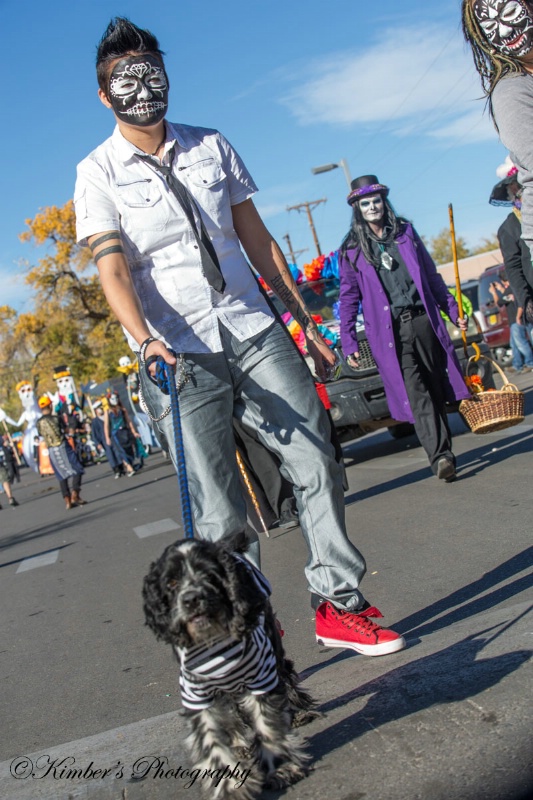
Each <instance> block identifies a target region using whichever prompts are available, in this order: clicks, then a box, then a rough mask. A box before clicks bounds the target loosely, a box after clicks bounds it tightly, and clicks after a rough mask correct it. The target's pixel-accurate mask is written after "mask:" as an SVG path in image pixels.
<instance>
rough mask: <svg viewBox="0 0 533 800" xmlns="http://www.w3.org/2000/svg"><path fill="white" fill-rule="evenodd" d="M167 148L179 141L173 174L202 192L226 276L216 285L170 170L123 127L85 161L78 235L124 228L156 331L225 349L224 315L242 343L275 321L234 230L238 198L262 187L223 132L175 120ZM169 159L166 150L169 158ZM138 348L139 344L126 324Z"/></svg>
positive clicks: (188, 348)
mask: <svg viewBox="0 0 533 800" xmlns="http://www.w3.org/2000/svg"><path fill="white" fill-rule="evenodd" d="M166 129H167V139H166V144H165V153H166V152H168V150H169V149H170V147H171V146H172V144H173V143H174V142H175V143H176V148H175V150H176V153H175V156H174V161H173V172H174V174H175V175H176V177H177V178H178V180H180V181H181V182H182V183H184V184H185V185H186V186H187V188H188V189H189V191H190V192H191V194H192V195H193V196H194V198H195V200H196V203H197V205H198V208H199V209H200V212H201V215H202V219H203V222H204V225H205V227H206V229H207V232H208V234H209V236H210V237H211V240H212V242H213V245H214V247H215V250H216V252H217V255H218V258H219V261H220V266H221V269H222V274H223V276H224V280H225V281H226V289H225V291H224V294H219V293H218V292H216V291H215V290H214V289H213V288H212V287H211V285H210V284H209V282H208V281H207V279H206V277H205V275H204V273H203V271H202V262H201V256H200V250H199V248H198V244H197V239H196V236H195V234H194V232H193V230H192V228H191V225H190V223H189V221H188V220H187V217H186V215H185V214H184V212H183V210H182V208H181V206H180V204H179V202H178V200H177V199H176V197H175V196H174V195H173V194H172V192H171V191H170V190H169V188H168V186H167V184H166V181H165V179H164V177H163V176H162V175H161V174H160V173H158V172H157V170H156V169H155V168H153V167H151V166H150V165H149V164H147V163H145V162H143V161H142V160H141V159H140V158H138V156H136V155H135V154H136V153H142V151H141V150H138V148H136V147H135V146H134V145H132V144H131V143H130V142H128V141H127V140H126V139H125V138H124V137H123V136H122V134H121V133H120V130H119V129H118V127H116V128H115V131H114V132H113V135H112V136H111V137H110V138H109V139H107V140H106V141H105V142H104V143H103V144H101V145H100V147H98V148H97V149H96V150H94V151H93V152H92V153H91V154H90V155H89V156H87V158H85V159H84V160H83V161H82V162H81V163H80V164H79V165H78V178H77V181H76V189H75V192H74V205H75V209H76V226H77V236H78V241H79V242H80V244H86V242H87V237H88V236H92V235H94V234H97V233H103V232H104V231H113V230H116V231H120V235H121V237H122V240H123V243H124V250H125V253H126V258H127V260H128V264H129V267H130V270H131V275H132V279H133V283H134V285H135V289H136V291H137V294H138V295H139V298H140V301H141V304H142V307H143V311H144V315H145V317H146V321H147V323H148V327H149V329H150V331H151V333H152V335H153V336H155V337H157V338H159V339H161V340H163V341H164V342H165V344H166V345H167V346H169V347H172V348H173V349H174V350H176V351H178V352H185V353H209V352H212V353H215V352H220V351H221V350H222V343H221V339H220V332H219V325H218V324H219V321H220V322H221V323H222V324H223V325H225V326H226V327H227V328H228V329H229V330H230V331H231V332H232V333H233V334H234V335H235V336H236V337H237V338H238V339H239V340H240V341H244V340H245V339H247V338H249V337H251V336H254V335H255V334H257V333H260V332H261V331H263V330H265V329H266V328H268V327H269V326H270V325H271V324H272V321H273V315H272V312H271V311H270V309H269V307H268V305H267V303H266V301H265V299H264V297H263V296H262V294H261V293H260V291H259V290H258V288H257V282H256V280H255V277H254V276H253V274H252V272H251V270H250V267H249V266H248V262H247V261H246V258H245V257H244V254H243V252H242V250H241V247H240V242H239V238H238V236H237V234H236V233H235V230H234V228H233V219H232V213H231V206H233V205H237V204H238V203H242V202H244V201H245V200H247V199H248V198H249V197H251V196H252V195H253V194H255V192H256V191H257V187H256V185H255V183H254V182H253V180H252V178H251V176H250V174H249V172H248V170H247V169H246V167H245V166H244V164H243V162H242V161H241V159H240V157H239V155H238V154H237V153H236V152H235V150H233V148H232V147H231V145H230V144H229V142H228V141H227V140H226V139H225V138H224V137H223V136H222V134H220V133H219V132H218V131H215V130H212V129H208V128H193V127H190V126H188V125H175V124H172V123H168V122H166ZM163 161H164V157H163ZM125 333H126V336H127V338H128V341H129V344H130V346H131V347H132V349H133V350H138V349H139V345H138V344H137V343H136V342H135V340H134V339H133V338H132V337H131V336H130V335H129V334H128V332H127V331H125Z"/></svg>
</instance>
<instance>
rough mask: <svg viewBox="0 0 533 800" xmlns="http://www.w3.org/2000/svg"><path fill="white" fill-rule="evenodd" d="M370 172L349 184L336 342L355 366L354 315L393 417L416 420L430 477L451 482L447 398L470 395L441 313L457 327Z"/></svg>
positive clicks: (431, 270)
mask: <svg viewBox="0 0 533 800" xmlns="http://www.w3.org/2000/svg"><path fill="white" fill-rule="evenodd" d="M388 194H389V189H388V187H387V186H384V185H383V184H380V183H379V181H378V179H377V177H376V176H375V175H362V176H361V177H359V178H356V179H355V180H354V181H352V183H351V192H350V194H349V195H348V203H349V205H350V206H351V207H352V224H351V226H350V230H349V231H348V234H347V235H346V237H345V239H344V241H343V242H342V245H341V254H340V260H339V269H340V319H341V345H342V349H343V351H344V353H345V355H346V356H347V362H348V365H349V366H351V367H352V368H357V366H358V358H359V351H358V343H357V329H356V323H357V314H358V311H359V303H361V304H362V310H363V316H364V318H365V331H366V336H367V339H368V343H369V345H370V348H371V350H372V355H373V356H374V360H375V362H376V364H377V367H378V369H379V372H380V375H381V377H382V379H383V384H384V387H385V393H386V395H387V402H388V405H389V409H390V413H391V416H392V417H393V419H396V420H399V421H405V422H411V423H413V424H414V427H415V431H416V434H417V436H418V439H419V441H420V444H421V445H422V447H423V448H424V450H425V451H426V453H427V456H428V459H429V463H430V466H431V469H432V471H433V472H434V474H435V475H436V476H437V477H438V478H441V479H443V480H445V481H447V482H449V481H452V480H454V479H455V476H456V464H455V456H454V454H453V452H452V438H451V433H450V428H449V425H448V417H447V413H446V401H455V400H460V399H462V398H466V397H470V393H469V391H468V389H467V388H466V384H465V381H464V378H463V374H462V372H461V367H460V365H459V362H458V360H457V356H456V355H455V349H454V346H453V344H452V341H451V339H450V337H449V335H448V331H447V329H446V323H445V321H444V319H443V318H442V316H441V313H440V312H441V311H443V312H444V313H445V314H447V315H448V317H449V318H450V319H451V320H452V322H454V323H455V324H456V325H457V326H458V327H459V328H461V329H462V330H466V328H467V324H468V322H467V319H466V318H463V319H459V309H458V307H457V302H456V301H455V298H454V297H453V296H452V295H451V294H450V292H449V291H448V290H447V288H446V285H445V283H444V281H443V279H442V277H441V276H440V275H439V273H438V272H437V269H436V267H435V264H434V263H433V260H432V259H431V256H430V255H429V253H428V252H427V250H426V248H425V246H424V243H423V242H422V240H421V239H420V237H419V235H418V234H417V232H416V231H415V229H414V228H413V226H412V225H411V224H410V223H408V222H406V220H404V219H402V218H400V217H398V216H397V215H396V213H395V211H394V209H393V207H392V205H391V204H390V202H389V201H388V199H387V197H388Z"/></svg>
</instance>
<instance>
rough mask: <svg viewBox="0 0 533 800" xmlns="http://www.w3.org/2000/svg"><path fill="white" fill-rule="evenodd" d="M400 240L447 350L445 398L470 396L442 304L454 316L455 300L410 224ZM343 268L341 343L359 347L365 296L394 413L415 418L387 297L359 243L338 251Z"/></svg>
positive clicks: (348, 348)
mask: <svg viewBox="0 0 533 800" xmlns="http://www.w3.org/2000/svg"><path fill="white" fill-rule="evenodd" d="M396 244H397V245H398V249H399V251H400V253H401V256H402V258H403V260H404V261H405V264H406V266H407V269H408V271H409V273H410V275H411V277H412V278H413V280H414V282H415V285H416V288H417V289H418V293H419V295H420V298H421V300H422V302H423V304H424V306H425V308H426V311H427V315H428V318H429V320H430V322H431V325H432V327H433V330H434V331H435V334H436V336H437V338H438V340H439V342H440V343H441V345H442V347H443V349H444V351H445V352H446V358H447V365H446V369H447V381H446V399H447V400H449V401H453V400H463V399H465V398H467V397H470V396H471V395H470V392H469V391H468V389H467V388H466V384H465V382H464V378H463V373H462V371H461V367H460V365H459V361H458V360H457V356H456V355H455V349H454V346H453V344H452V341H451V339H450V337H449V335H448V331H447V329H446V323H445V321H444V320H443V318H442V317H441V315H440V310H442V311H444V312H445V313H446V314H447V315H448V316H449V317H450V319H451V320H453V321H454V322H455V321H456V320H457V318H458V317H459V309H458V307H457V302H456V301H455V299H454V298H453V296H452V295H451V294H450V292H449V291H448V290H447V288H446V284H445V283H444V281H443V279H442V276H441V275H439V273H438V272H437V269H436V267H435V264H434V263H433V260H432V258H431V256H430V255H429V253H428V251H427V250H426V248H425V246H424V243H423V242H422V240H421V239H420V237H419V235H418V234H417V232H416V231H415V229H414V228H413V227H412V225H409V224H406V225H404V227H403V228H402V230H401V233H400V234H399V236H398V237H397V238H396ZM354 262H355V263H354ZM339 272H340V318H341V345H342V349H343V351H344V353H345V354H346V355H348V354H351V353H356V352H357V351H358V344H357V332H356V327H355V324H356V320H357V310H358V307H359V301H361V303H362V307H363V316H364V319H365V331H366V336H367V339H368V343H369V345H370V349H371V350H372V355H373V356H374V360H375V362H376V364H377V367H378V369H379V372H380V375H381V378H382V380H383V385H384V387H385V394H386V395H387V402H388V405H389V409H390V413H391V417H392V418H393V419H396V420H399V421H401V422H404V421H405V422H414V418H413V414H412V411H411V407H410V405H409V400H408V399H407V392H406V389H405V383H404V379H403V374H402V370H401V368H400V362H399V360H398V354H397V352H396V346H395V341H394V330H393V327H392V315H391V311H390V308H389V300H388V297H387V295H386V293H385V290H384V289H383V286H382V284H381V281H380V279H379V277H378V274H377V272H376V269H375V267H374V266H373V265H372V264H369V263H368V261H367V260H366V259H365V257H364V255H363V253H362V252H361V250H360V249H353V250H348V251H347V252H346V253H341V254H340V259H339Z"/></svg>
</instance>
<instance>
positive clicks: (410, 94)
mask: <svg viewBox="0 0 533 800" xmlns="http://www.w3.org/2000/svg"><path fill="white" fill-rule="evenodd" d="M456 35H457V34H456V32H455V31H454V32H453V33H452V35H451V36H450V38H449V39H448V41H447V42H446V44H445V45H444V47H443V48H442V49H441V50H440V51H439V52H438V53H437V55H436V56H435V58H434V59H433V61H432V62H431V64H430V65H429V66H428V67H427V69H426V70H425V72H423V73H422V75H421V76H420V78H419V79H418V80H417V81H416V83H415V84H414V86H412V87H411V89H410V90H409V91H408V92H407V94H406V95H405V96H404V97H403V99H402V100H401V101H400V103H399V104H398V106H396V108H395V109H394V111H392V112H391V113H390V114H389V115H388V116H387V118H386V119H384V120H383V122H382V124H381V125H380V127H379V128H378V129H377V131H374V133H372V134H371V135H370V136H369V137H368V139H367V141H366V143H365V144H364V145H363V148H362V150H363V152H365V150H366V149H367V147H368V145H369V144H370V142H371V141H372V140H374V141H375V139H376V137H377V136H379V134H380V133H381V132H382V131H383V130H384V128H385V127H386V125H388V124H389V123H390V121H391V119H393V118H394V117H395V116H396V114H397V113H398V112H399V111H400V110H401V109H402V108H403V107H404V105H405V104H406V102H407V101H408V100H409V98H410V97H412V95H413V94H414V92H415V91H416V90H417V89H418V87H419V86H420V84H421V83H422V81H423V80H424V78H425V77H426V75H428V73H429V72H430V71H431V70H432V68H433V67H434V66H435V64H436V63H437V61H438V60H439V58H440V57H441V56H442V54H443V53H444V52H445V50H446V49H447V48H448V47H449V45H450V43H451V42H452V41H453V40H454V39H455V37H456ZM360 154H361V150H360V151H359V155H360Z"/></svg>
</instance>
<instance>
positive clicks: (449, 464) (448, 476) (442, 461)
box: [437, 456, 456, 483]
mask: <svg viewBox="0 0 533 800" xmlns="http://www.w3.org/2000/svg"><path fill="white" fill-rule="evenodd" d="M437 478H439V480H443V481H446V483H451V482H452V481H454V480H455V478H456V472H455V464H454V463H453V461H452V460H451V459H449V458H446V456H443V457H442V458H439V460H438V462H437Z"/></svg>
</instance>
